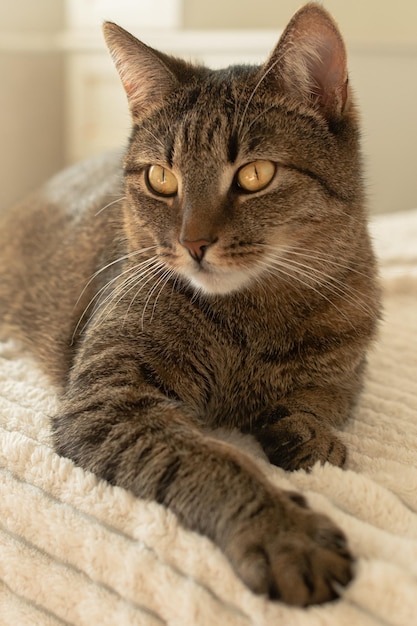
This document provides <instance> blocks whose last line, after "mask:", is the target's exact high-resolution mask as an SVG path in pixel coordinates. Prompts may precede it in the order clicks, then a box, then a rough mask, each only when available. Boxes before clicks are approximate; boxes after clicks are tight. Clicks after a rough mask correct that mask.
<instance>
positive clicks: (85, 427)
mask: <svg viewBox="0 0 417 626" xmlns="http://www.w3.org/2000/svg"><path fill="white" fill-rule="evenodd" d="M104 36H105V40H106V42H107V46H108V48H109V50H110V53H111V55H112V57H113V59H114V62H115V65H116V68H117V70H118V73H119V75H120V78H121V82H122V84H123V87H124V89H125V91H126V94H127V99H128V103H129V107H130V111H131V115H132V125H133V126H132V128H133V130H132V133H131V136H130V141H129V145H128V147H127V149H126V151H125V153H124V156H123V160H122V157H121V156H120V155H118V154H116V155H114V154H111V155H104V156H101V157H97V158H95V159H93V160H91V161H89V162H87V163H83V164H81V165H76V166H73V167H71V168H70V169H68V170H66V171H64V172H63V173H60V174H58V175H57V176H56V177H54V178H53V179H52V181H50V182H49V183H46V185H45V186H44V187H43V188H42V189H41V190H40V191H38V192H36V193H34V194H33V195H32V196H31V197H29V198H28V199H26V200H25V201H23V202H22V203H21V204H20V205H18V206H15V207H13V209H12V210H10V211H7V212H5V213H4V214H3V215H2V216H1V218H0V258H1V267H2V270H1V271H2V275H1V283H0V302H1V305H0V308H1V316H2V328H3V333H14V334H15V336H17V337H19V338H20V339H22V340H23V341H25V342H26V344H27V345H29V347H30V348H31V350H32V351H33V352H34V354H36V355H37V357H38V359H39V360H40V362H41V363H42V364H43V367H44V368H45V370H46V371H47V373H48V374H49V376H50V377H51V380H53V381H54V383H55V384H56V385H58V386H59V388H60V389H61V396H62V398H61V408H60V411H59V414H58V415H57V416H56V417H54V419H53V423H52V429H53V440H54V445H55V449H56V451H57V452H58V453H59V454H61V455H64V456H66V457H69V458H70V459H72V460H73V461H74V462H75V463H76V464H78V465H79V466H81V467H83V468H85V469H86V470H90V471H92V472H94V473H95V474H96V475H97V476H99V477H100V478H102V479H105V480H106V481H108V482H109V483H111V484H113V485H119V486H121V487H124V488H126V489H128V490H131V491H132V492H133V493H134V494H135V495H137V496H138V497H141V498H146V499H152V500H155V501H157V502H158V503H160V504H162V505H164V506H166V507H168V508H169V509H170V510H171V511H173V512H174V513H175V514H176V515H177V517H178V519H179V521H180V523H181V524H183V525H184V526H185V527H186V528H188V529H191V530H194V531H197V532H199V533H201V534H203V535H206V536H207V537H209V538H210V539H211V540H212V541H213V542H215V543H216V544H217V545H218V546H219V547H220V548H221V549H222V550H223V551H224V553H225V554H226V556H227V557H228V558H229V560H230V562H231V564H232V566H233V568H234V569H235V571H236V573H237V575H238V576H240V578H241V579H242V580H243V581H244V582H245V583H246V584H247V585H248V587H249V588H250V589H251V590H252V591H253V592H255V593H260V594H268V596H269V597H270V598H271V599H279V600H281V601H283V602H286V603H288V604H294V605H300V606H306V605H309V604H314V603H322V602H326V601H330V600H332V599H334V598H336V597H337V596H338V591H337V590H336V588H337V589H338V590H339V591H340V588H341V587H343V586H346V585H347V584H348V583H349V582H350V581H351V579H352V577H353V562H354V561H353V557H352V555H351V553H350V550H349V548H348V546H347V541H346V538H345V536H344V534H343V532H342V531H341V530H340V529H338V528H337V527H336V526H335V525H334V524H333V522H332V521H331V520H329V519H328V518H327V517H325V516H323V515H321V514H319V513H316V512H314V511H312V510H310V509H309V508H308V506H307V503H306V501H305V499H304V498H303V497H302V496H301V495H299V494H295V493H292V492H287V491H280V490H279V489H277V488H276V487H274V486H273V485H272V484H270V483H269V482H268V481H267V480H266V478H265V477H264V476H263V474H262V472H261V470H260V469H259V468H258V466H257V465H255V463H254V461H253V460H252V459H251V458H250V457H249V455H247V454H246V453H245V452H243V451H241V450H240V449H238V448H237V447H236V446H233V445H232V444H230V443H226V442H224V441H220V440H219V439H218V438H216V437H215V436H213V434H212V430H213V429H216V428H219V427H222V428H226V429H239V430H240V431H242V432H243V433H246V434H251V435H252V436H253V437H254V438H255V439H256V440H257V441H258V442H259V443H260V444H261V446H262V448H263V450H264V451H265V453H266V455H267V457H268V458H269V459H270V461H271V462H272V463H274V464H276V465H278V466H280V467H282V468H284V469H286V470H298V469H304V470H307V471H308V470H310V469H311V468H312V466H313V465H314V464H316V463H325V462H329V463H332V464H334V465H337V466H343V465H344V463H345V460H346V448H345V446H344V444H343V443H342V441H341V440H340V438H339V437H338V435H337V432H336V430H335V429H337V428H338V427H340V426H341V425H343V423H344V422H345V421H346V420H347V419H348V418H349V415H350V413H351V411H352V409H353V407H354V405H355V402H356V401H357V398H358V394H359V392H360V390H361V387H362V384H363V376H364V370H365V362H366V353H367V350H368V347H369V345H370V343H371V342H372V341H373V340H374V337H375V335H376V331H377V325H378V317H379V310H380V297H379V288H378V281H377V269H376V264H375V259H374V255H373V251H372V247H371V244H370V240H369V236H368V232H367V218H366V209H365V193H364V184H363V177H362V163H361V155H360V129H359V121H358V113H357V110H356V107H355V104H354V101H353V96H352V93H351V89H350V86H349V84H348V75H347V65H346V51H345V46H344V43H343V40H342V37H341V35H340V32H339V30H338V27H337V26H336V24H335V22H334V21H333V18H332V17H331V16H330V15H329V14H328V13H327V12H326V11H325V10H324V9H323V8H322V7H321V6H320V5H318V4H315V3H310V4H307V5H305V6H304V7H303V8H301V9H300V10H299V11H298V12H297V13H296V14H295V15H294V17H293V18H292V20H291V21H290V22H289V24H288V26H287V27H286V29H285V30H284V32H283V34H282V36H281V37H280V39H279V41H278V43H277V45H276V47H275V49H274V50H273V51H272V53H271V55H270V57H269V59H268V60H267V61H266V62H265V64H264V65H262V66H249V65H248V66H245V65H241V66H231V67H229V68H227V69H224V70H216V71H212V70H210V69H208V68H206V67H203V66H199V65H192V64H189V63H186V62H184V61H182V60H180V59H176V58H174V57H171V56H168V55H166V54H164V53H161V52H159V51H156V50H154V49H152V48H150V47H148V46H147V45H145V44H144V43H141V42H140V41H138V40H137V39H136V38H135V37H133V36H132V35H131V34H129V33H128V32H126V31H125V30H123V29H122V28H120V27H119V26H117V25H115V24H113V23H109V22H108V23H106V24H105V25H104ZM335 583H337V584H335Z"/></svg>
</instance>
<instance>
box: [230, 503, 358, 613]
mask: <svg viewBox="0 0 417 626" xmlns="http://www.w3.org/2000/svg"><path fill="white" fill-rule="evenodd" d="M293 508H294V509H296V508H299V507H297V505H294V507H293ZM275 516H276V518H275V522H274V520H273V519H271V516H269V517H270V519H269V520H266V519H264V520H262V521H261V520H259V522H260V523H259V524H257V525H256V527H253V528H252V529H251V531H248V532H247V533H245V536H241V537H240V540H239V541H236V543H235V546H234V549H233V552H232V554H230V553H229V556H230V557H231V560H232V563H233V565H234V567H235V569H236V571H237V573H238V575H239V576H240V577H241V578H242V579H243V581H244V582H245V583H246V584H247V585H248V587H249V588H250V589H252V591H254V592H255V593H261V594H267V595H268V596H269V597H270V598H271V599H273V600H280V601H282V602H285V603H287V604H291V605H296V606H307V605H310V604H321V603H324V602H329V601H332V600H335V599H336V598H338V596H339V592H340V589H341V588H343V587H344V586H346V585H347V584H348V583H349V582H350V581H351V580H352V576H353V573H352V565H353V559H352V557H351V555H350V553H349V550H348V548H347V542H346V539H345V536H344V535H343V533H342V532H341V531H340V530H339V529H338V528H337V527H336V526H335V525H334V524H332V522H331V521H330V520H329V519H328V518H326V517H325V516H322V515H318V514H315V513H313V512H311V511H309V510H306V509H304V510H303V511H301V518H302V519H301V523H300V519H299V517H300V516H299V514H298V512H296V513H295V514H294V520H293V521H292V520H291V519H289V520H287V522H288V526H289V527H288V530H279V526H280V525H282V510H278V511H277V512H276V513H275ZM291 522H292V523H291ZM274 527H275V528H274Z"/></svg>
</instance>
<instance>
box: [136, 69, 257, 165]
mask: <svg viewBox="0 0 417 626" xmlns="http://www.w3.org/2000/svg"><path fill="white" fill-rule="evenodd" d="M255 71H256V68H241V67H237V68H228V69H227V70H221V71H215V72H210V73H208V74H207V75H206V76H205V77H204V78H203V79H200V80H196V81H195V82H193V83H192V84H191V85H187V86H184V87H182V88H181V89H179V90H178V91H176V92H175V93H174V94H172V95H171V97H170V98H169V100H168V101H167V102H166V104H165V106H163V107H162V109H161V110H160V111H158V112H157V113H156V115H154V116H153V117H152V119H150V120H147V121H145V123H144V124H143V126H142V128H141V129H139V135H141V138H142V140H143V142H144V143H143V147H144V148H145V146H147V147H148V148H149V149H150V150H151V152H152V153H161V152H162V153H163V154H164V155H166V157H167V161H168V163H171V162H172V161H174V160H183V159H193V158H196V159H201V158H206V159H207V160H216V159H217V161H226V162H234V161H235V160H236V158H237V156H238V152H239V151H240V150H242V149H244V148H245V147H246V148H248V146H250V147H251V148H252V149H253V148H254V147H255V146H256V145H257V144H259V143H260V141H261V137H260V136H259V134H256V133H255V134H254V133H253V132H251V130H256V128H257V126H256V125H255V124H254V120H253V118H254V115H258V109H259V106H257V105H258V97H257V96H258V94H256V93H254V92H253V84H252V83H254V81H253V75H254V73H255ZM262 106H263V105H262ZM259 119H261V118H260V117H259ZM263 123H264V124H267V119H266V118H264V119H263ZM155 140H156V141H155ZM155 156H156V155H155Z"/></svg>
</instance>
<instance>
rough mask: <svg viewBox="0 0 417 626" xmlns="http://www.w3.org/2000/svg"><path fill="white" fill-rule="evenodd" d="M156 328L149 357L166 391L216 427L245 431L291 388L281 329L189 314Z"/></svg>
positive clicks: (150, 342) (149, 345)
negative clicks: (235, 427)
mask: <svg viewBox="0 0 417 626" xmlns="http://www.w3.org/2000/svg"><path fill="white" fill-rule="evenodd" d="M167 318H168V319H165V323H164V324H159V325H154V329H153V333H151V334H150V335H149V343H148V350H147V355H148V358H150V359H151V360H152V363H151V366H152V367H153V368H154V369H156V370H157V371H158V375H159V376H160V378H161V379H162V381H163V383H164V387H165V389H166V390H167V391H168V392H169V393H171V394H172V395H175V396H176V397H178V398H179V399H180V400H182V401H184V402H185V403H186V404H187V405H188V406H190V407H191V408H192V409H193V410H194V411H195V412H196V413H197V414H198V415H199V416H200V417H202V418H203V419H204V420H205V421H206V422H207V423H209V424H210V425H215V426H219V425H230V426H233V425H236V426H237V425H240V426H242V424H243V423H245V422H249V421H250V420H251V419H253V416H254V414H257V413H259V412H261V411H262V410H264V409H266V408H268V407H271V406H274V405H275V404H276V403H277V402H278V401H279V398H280V397H282V395H283V394H285V393H286V391H287V389H288V387H289V386H290V385H291V373H290V370H291V365H290V362H289V361H290V360H289V358H288V351H287V350H286V347H285V346H284V345H283V342H282V333H281V332H280V329H279V328H277V327H276V326H274V325H273V324H268V323H267V321H266V320H264V323H258V324H255V323H254V320H253V319H252V323H250V320H246V321H245V320H236V319H235V320H231V319H230V318H228V319H215V318H214V317H213V316H211V317H210V316H204V315H195V314H194V315H190V314H189V312H188V313H187V311H183V312H182V316H181V317H180V318H179V317H177V318H176V320H175V319H173V318H170V316H169V315H168V316H167Z"/></svg>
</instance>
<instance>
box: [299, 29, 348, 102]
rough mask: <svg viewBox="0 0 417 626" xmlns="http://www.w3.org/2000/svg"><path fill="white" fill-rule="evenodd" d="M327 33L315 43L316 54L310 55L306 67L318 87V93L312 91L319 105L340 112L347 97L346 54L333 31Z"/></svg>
mask: <svg viewBox="0 0 417 626" xmlns="http://www.w3.org/2000/svg"><path fill="white" fill-rule="evenodd" d="M329 35H330V36H329V37H328V38H326V39H325V40H322V41H321V42H320V43H318V42H317V43H316V55H314V56H311V57H310V59H309V61H308V68H309V73H310V76H311V78H312V79H313V84H315V85H316V86H317V88H318V93H316V92H315V90H314V92H313V93H314V95H318V96H319V98H320V104H321V106H322V107H324V109H333V110H337V111H338V112H339V113H341V112H342V111H343V109H344V106H345V104H346V99H347V70H346V55H345V51H344V47H343V45H342V46H341V45H340V44H341V42H340V40H339V38H338V37H337V36H335V34H334V33H329ZM313 89H314V88H313Z"/></svg>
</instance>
